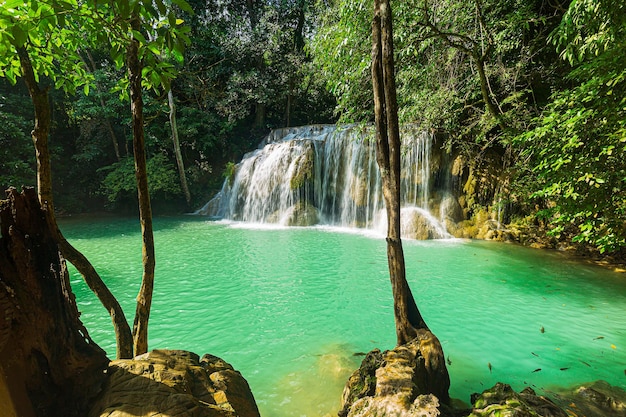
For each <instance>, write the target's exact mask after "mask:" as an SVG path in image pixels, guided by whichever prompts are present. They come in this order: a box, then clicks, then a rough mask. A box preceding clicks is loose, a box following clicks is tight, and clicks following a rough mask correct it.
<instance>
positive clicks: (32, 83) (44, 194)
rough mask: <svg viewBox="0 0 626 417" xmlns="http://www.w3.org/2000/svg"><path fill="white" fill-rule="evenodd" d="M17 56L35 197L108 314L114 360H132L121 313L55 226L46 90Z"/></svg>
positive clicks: (127, 329)
mask: <svg viewBox="0 0 626 417" xmlns="http://www.w3.org/2000/svg"><path fill="white" fill-rule="evenodd" d="M18 54H19V57H20V63H21V66H22V76H23V77H24V81H25V83H26V86H27V88H28V92H29V94H30V97H31V100H32V102H33V106H34V109H35V127H34V129H33V131H32V138H33V144H34V145H35V154H36V159H37V195H38V198H39V202H40V204H41V207H42V209H43V210H44V212H45V213H46V217H47V218H48V222H49V223H50V225H51V227H52V232H53V234H54V236H55V238H56V241H57V244H58V245H59V248H60V249H61V253H62V254H63V256H64V257H65V258H66V259H67V260H68V261H70V262H71V263H72V264H73V265H74V266H75V267H76V269H77V270H78V272H80V274H81V275H82V276H83V279H84V280H85V282H86V283H87V285H88V286H89V288H90V289H91V290H92V291H93V292H94V293H95V294H96V296H97V297H98V299H99V300H100V302H101V303H102V305H103V306H104V308H106V310H107V311H108V312H109V315H110V316H111V320H112V322H113V327H114V329H115V338H116V342H117V357H118V358H131V357H132V350H131V349H132V338H131V333H130V326H129V325H128V322H127V321H126V317H125V316H124V311H123V310H122V308H121V307H120V305H119V303H118V302H117V300H116V299H115V297H114V296H113V294H112V293H111V291H110V290H109V288H108V287H107V286H106V284H105V283H104V282H103V281H102V278H100V275H98V273H97V272H96V270H95V269H94V267H93V265H91V263H90V262H89V261H88V260H87V258H86V257H85V256H84V255H83V254H82V253H80V252H79V251H78V250H77V249H76V248H74V247H73V246H72V245H71V244H70V243H69V242H68V241H67V240H66V239H65V237H64V236H63V234H62V233H61V230H60V229H59V227H58V225H57V222H56V216H55V214H54V200H53V198H52V170H51V167H50V153H49V150H48V135H49V132H50V124H51V114H50V103H49V100H48V91H47V90H42V89H40V88H39V85H38V84H37V81H36V79H35V74H34V71H33V67H32V63H31V60H30V56H29V55H28V52H27V51H26V50H25V49H24V48H20V49H18Z"/></svg>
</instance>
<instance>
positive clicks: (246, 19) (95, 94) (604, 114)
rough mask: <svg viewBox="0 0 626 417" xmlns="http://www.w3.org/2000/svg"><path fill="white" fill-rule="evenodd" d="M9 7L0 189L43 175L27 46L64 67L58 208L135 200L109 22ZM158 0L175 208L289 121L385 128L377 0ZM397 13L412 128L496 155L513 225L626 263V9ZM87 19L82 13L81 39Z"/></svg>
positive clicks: (153, 114)
mask: <svg viewBox="0 0 626 417" xmlns="http://www.w3.org/2000/svg"><path fill="white" fill-rule="evenodd" d="M3 3H4V4H3V6H2V10H1V11H0V75H1V77H0V152H1V153H2V156H1V163H0V185H1V186H2V187H3V188H6V187H8V186H10V185H13V186H20V185H35V182H36V175H35V171H36V160H35V152H34V149H33V141H32V140H31V137H30V136H31V133H30V132H31V130H32V129H33V117H34V110H33V104H32V102H31V98H30V97H29V92H28V89H27V88H26V86H25V84H24V82H23V81H22V79H21V78H20V74H19V68H18V67H16V64H15V62H16V61H15V60H14V58H15V56H16V54H18V53H19V50H20V49H21V48H24V49H27V50H29V51H31V56H33V57H35V59H40V60H41V61H42V62H44V63H47V64H49V65H47V66H45V67H41V68H46V70H45V71H41V74H40V78H39V79H38V83H39V84H40V85H42V86H44V87H45V88H49V96H50V103H51V122H52V128H51V131H50V141H49V142H50V154H51V164H52V179H53V188H54V190H55V203H56V208H57V211H58V212H60V213H80V212H89V211H102V210H111V211H116V212H129V211H134V210H136V206H137V197H136V185H135V174H134V164H133V155H132V154H133V148H132V143H133V141H132V135H133V131H132V129H133V127H132V121H131V112H130V111H129V110H128V109H129V107H130V99H129V95H128V92H127V90H128V83H129V81H128V77H127V73H126V72H125V70H124V68H123V64H124V63H123V54H122V51H121V50H120V49H119V47H116V46H115V45H116V43H115V42H114V40H112V39H111V38H110V37H106V36H96V35H95V33H96V32H97V27H96V26H90V25H88V24H84V23H85V22H84V21H81V20H80V19H79V18H75V19H74V20H72V18H73V16H74V14H78V13H79V12H78V11H77V10H78V9H74V8H73V7H71V5H72V4H73V3H76V2H71V1H53V0H50V1H40V2H37V1H31V2H27V3H25V2H21V1H5V2H3ZM79 3H80V2H79ZM88 3H89V2H87V4H88ZM122 3H124V2H122ZM130 3H133V2H132V1H131V2H130ZM140 3H142V4H143V5H144V8H145V9H146V10H147V12H146V13H145V15H142V16H141V18H142V26H141V27H139V28H133V29H132V33H133V36H134V37H135V39H138V40H139V41H140V42H141V43H142V46H145V49H146V50H149V51H151V52H152V53H153V54H148V53H146V54H145V55H143V56H142V59H143V60H144V61H146V62H145V64H146V65H145V66H144V70H143V78H144V95H143V99H144V109H143V111H144V115H145V141H146V153H147V170H148V177H149V188H150V193H151V194H152V197H153V198H152V201H153V206H154V210H155V212H156V213H160V212H185V211H190V210H193V209H194V208H197V207H199V206H200V205H201V204H203V203H204V202H206V201H207V200H208V199H209V198H210V196H211V195H212V194H213V193H214V192H215V191H217V190H218V189H219V187H220V185H221V182H222V181H223V179H224V177H225V176H226V177H227V176H229V175H231V174H232V170H233V168H234V164H235V163H236V162H237V161H238V160H239V159H240V158H241V156H242V155H243V154H244V153H245V152H248V151H250V150H252V149H254V148H256V147H257V145H258V143H259V142H260V140H261V139H262V137H263V136H264V135H265V134H267V133H268V131H269V130H270V129H272V128H277V127H283V126H296V125H304V124H313V123H335V122H341V123H371V122H373V120H374V103H373V97H372V93H371V91H372V89H371V70H370V67H371V40H370V37H371V21H372V15H373V6H372V4H371V2H366V1H361V0H356V1H354V0H333V1H328V0H321V1H317V2H314V1H310V0H281V1H264V0H248V1H240V0H207V1H198V0H195V1H194V0H192V1H189V2H188V3H186V2H182V1H172V2H171V3H170V2H163V1H160V0H156V1H154V2H152V1H150V2H140ZM25 4H26V6H25ZM76 4H78V3H76ZM392 7H393V11H394V42H395V55H396V78H397V88H398V101H399V103H398V104H399V113H400V119H401V122H402V123H413V124H417V125H419V126H421V127H422V128H423V129H427V130H431V131H433V132H436V134H437V135H439V136H440V137H442V138H444V142H443V143H445V146H446V147H448V148H454V149H460V150H461V151H462V152H463V153H464V154H466V155H467V159H468V160H469V161H472V162H471V163H472V164H476V165H481V164H483V163H486V161H488V160H489V161H493V160H496V161H497V165H498V169H499V170H500V175H499V176H500V178H502V179H503V180H502V181H503V184H504V186H502V187H500V191H499V192H500V193H501V196H500V198H499V201H501V204H503V205H506V207H507V213H508V215H507V219H506V220H507V222H514V223H519V224H531V225H534V226H538V227H540V228H541V230H542V231H544V232H545V233H547V234H549V235H550V236H552V237H553V238H554V239H561V240H566V241H571V242H573V243H574V244H578V245H580V246H581V247H586V248H589V249H591V250H595V251H598V252H601V253H605V254H623V251H624V248H625V247H626V158H625V156H626V94H625V93H626V53H625V52H624V51H625V50H626V4H624V2H623V1H622V0H575V1H572V2H570V1H567V0H563V1H559V0H532V1H520V0H504V1H495V0H465V1H458V0H441V1H426V0H407V1H396V2H393V4H392ZM52 16H54V19H53V17H52ZM158 16H160V18H156V19H155V18H154V17H158ZM74 17H75V16H74ZM72 21H74V23H72ZM75 22H82V23H80V25H79V26H76V27H75V28H74V29H73V30H72V28H71V27H70V26H71V24H76V23H75ZM167 27H169V28H175V29H176V30H175V31H173V32H171V33H170V32H167V30H165V29H164V28H167ZM166 32H167V33H166ZM109 33H113V32H109ZM168 33H169V35H168ZM172 33H173V35H172ZM161 35H167V36H161ZM120 36H122V35H120ZM168 36H169V37H168ZM172 36H174V37H178V38H177V39H178V40H179V41H181V42H179V43H175V42H174V43H172ZM160 39H164V40H163V41H161V40H160ZM159 42H165V44H162V43H159ZM168 42H170V43H171V45H170V44H168ZM163 45H165V46H167V47H163ZM172 45H173V46H172ZM179 45H181V46H179ZM183 46H184V48H183ZM44 50H48V52H50V53H48V54H46V53H44V52H43V51H44ZM163 51H166V52H167V53H165V52H163ZM68 52H69V53H68ZM148 61H150V62H148ZM70 74H74V75H73V77H70ZM164 74H165V76H164ZM494 155H495V156H496V158H495V159H494V157H493V156H494Z"/></svg>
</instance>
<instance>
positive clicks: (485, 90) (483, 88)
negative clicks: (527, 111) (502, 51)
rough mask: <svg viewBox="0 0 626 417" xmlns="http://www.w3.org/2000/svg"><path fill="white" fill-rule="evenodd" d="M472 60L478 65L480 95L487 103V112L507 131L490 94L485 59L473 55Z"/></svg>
mask: <svg viewBox="0 0 626 417" xmlns="http://www.w3.org/2000/svg"><path fill="white" fill-rule="evenodd" d="M472 58H473V60H474V63H475V64H476V70H477V71H478V78H479V80H480V93H481V94H482V96H483V100H484V101H485V107H487V111H488V112H489V113H491V115H492V116H493V118H494V119H496V123H497V124H498V126H499V127H500V129H502V131H505V130H507V126H506V123H504V120H503V118H502V112H501V111H500V109H499V108H498V106H496V103H494V101H493V99H492V98H491V94H490V93H489V80H488V79H487V73H486V71H485V59H484V58H482V57H481V56H479V54H478V53H472Z"/></svg>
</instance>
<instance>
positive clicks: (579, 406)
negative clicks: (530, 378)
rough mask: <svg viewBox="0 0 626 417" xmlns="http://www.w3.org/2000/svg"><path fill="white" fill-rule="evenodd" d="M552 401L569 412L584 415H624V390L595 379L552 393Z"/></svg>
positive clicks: (625, 408)
mask: <svg viewBox="0 0 626 417" xmlns="http://www.w3.org/2000/svg"><path fill="white" fill-rule="evenodd" d="M554 401H555V402H556V403H557V404H559V405H560V406H561V407H562V408H563V409H565V410H567V411H568V412H569V413H570V414H572V415H573V414H576V415H579V416H582V415H584V416H585V417H604V416H618V417H626V391H624V390H623V389H621V388H618V387H614V386H611V385H609V384H608V383H607V382H606V381H596V382H590V383H587V384H584V385H581V386H579V387H577V388H575V389H573V390H567V391H565V392H563V391H561V392H557V393H554Z"/></svg>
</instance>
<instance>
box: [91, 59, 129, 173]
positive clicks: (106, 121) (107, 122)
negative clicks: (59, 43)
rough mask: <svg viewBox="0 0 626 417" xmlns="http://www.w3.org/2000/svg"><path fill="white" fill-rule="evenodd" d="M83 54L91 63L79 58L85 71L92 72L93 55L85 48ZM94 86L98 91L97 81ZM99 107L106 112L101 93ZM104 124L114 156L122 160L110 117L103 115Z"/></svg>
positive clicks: (94, 63)
mask: <svg viewBox="0 0 626 417" xmlns="http://www.w3.org/2000/svg"><path fill="white" fill-rule="evenodd" d="M85 54H86V55H87V58H88V59H89V63H90V64H91V66H89V65H87V63H86V62H85V60H84V59H83V58H82V57H81V60H82V61H83V63H84V64H85V68H87V71H89V72H91V73H92V74H94V73H95V72H96V62H95V61H94V59H93V56H91V53H90V52H89V50H85ZM96 88H97V89H98V91H99V92H100V85H99V84H98V83H97V82H96ZM100 107H101V108H102V112H103V113H104V114H106V104H105V103H104V99H103V98H102V95H100ZM104 124H105V126H106V128H107V131H108V132H109V137H110V138H111V143H112V144H113V150H114V151H115V157H116V158H117V160H118V162H119V161H121V160H122V155H121V154H120V145H119V143H118V142H117V136H116V135H115V131H114V130H113V125H112V124H111V119H109V118H108V117H107V116H105V118H104Z"/></svg>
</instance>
